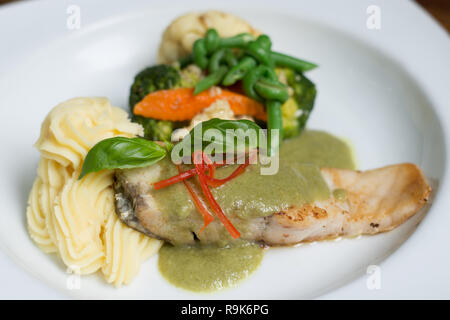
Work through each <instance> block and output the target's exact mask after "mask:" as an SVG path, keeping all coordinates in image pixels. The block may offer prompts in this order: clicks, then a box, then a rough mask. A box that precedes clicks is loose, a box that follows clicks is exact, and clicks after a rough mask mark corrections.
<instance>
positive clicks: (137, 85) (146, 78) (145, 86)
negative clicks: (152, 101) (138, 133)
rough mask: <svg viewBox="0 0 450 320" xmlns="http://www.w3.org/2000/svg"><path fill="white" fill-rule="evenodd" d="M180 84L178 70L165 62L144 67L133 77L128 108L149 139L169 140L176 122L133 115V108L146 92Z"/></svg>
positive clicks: (170, 87) (133, 119)
mask: <svg viewBox="0 0 450 320" xmlns="http://www.w3.org/2000/svg"><path fill="white" fill-rule="evenodd" d="M180 85H181V75H180V72H179V71H178V70H177V69H176V68H174V67H172V66H168V65H165V64H161V65H157V66H153V67H149V68H146V69H144V70H142V71H141V72H139V73H138V74H137V75H136V77H135V78H134V83H133V85H132V86H131V90H130V109H131V113H132V115H133V116H132V119H131V120H132V121H134V122H137V123H139V124H140V125H142V127H143V128H144V137H145V138H147V139H151V140H159V141H170V136H171V134H172V131H173V130H174V128H175V127H176V124H175V123H173V122H171V121H164V120H157V119H151V118H145V117H142V116H138V115H134V114H133V108H134V106H135V104H136V103H138V102H139V101H141V100H142V99H143V98H144V97H145V96H146V95H147V94H149V93H152V92H154V91H158V90H165V89H172V88H176V87H179V86H180Z"/></svg>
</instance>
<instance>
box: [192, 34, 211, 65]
mask: <svg viewBox="0 0 450 320" xmlns="http://www.w3.org/2000/svg"><path fill="white" fill-rule="evenodd" d="M193 52H194V62H195V64H196V65H197V66H199V67H200V68H201V69H205V68H206V67H207V66H208V57H207V50H206V46H205V39H198V40H196V41H195V42H194V48H193Z"/></svg>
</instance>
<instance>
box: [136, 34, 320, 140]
mask: <svg viewBox="0 0 450 320" xmlns="http://www.w3.org/2000/svg"><path fill="white" fill-rule="evenodd" d="M271 47H272V42H271V40H270V38H269V37H268V36H267V35H260V36H258V37H257V38H255V37H254V36H253V35H250V34H248V33H243V34H239V35H237V36H234V37H229V38H221V37H220V36H219V35H218V33H217V32H216V30H215V29H209V30H208V31H207V32H206V35H205V37H204V38H201V39H198V40H197V41H196V42H195V43H194V45H193V52H192V54H190V55H188V56H186V57H184V58H182V59H180V60H179V61H178V62H176V63H174V64H172V65H165V64H161V65H156V66H153V67H148V68H146V69H144V70H142V71H141V72H139V73H138V74H137V75H136V77H135V79H134V83H133V85H132V87H131V92H130V100H129V102H130V108H131V112H132V115H133V117H132V120H133V121H135V122H137V123H140V124H141V125H142V126H143V127H144V131H145V138H148V139H151V140H158V141H170V140H171V136H172V133H173V131H174V130H175V129H179V128H184V127H188V126H189V123H190V122H191V120H192V119H193V118H194V117H195V116H196V115H198V114H201V113H202V112H203V111H204V110H205V109H206V108H208V107H209V106H211V104H213V103H214V102H216V101H219V100H225V101H226V102H227V103H228V105H229V108H230V109H231V111H232V112H233V114H234V116H237V117H245V118H247V119H249V118H250V119H252V120H254V121H255V122H256V123H258V124H259V125H260V126H261V127H262V128H267V129H279V130H280V131H279V132H280V138H283V139H287V138H291V137H293V136H296V135H298V134H299V133H300V132H301V131H302V130H303V128H304V127H305V125H306V122H307V121H308V117H309V115H310V113H311V111H312V109H313V106H314V100H315V97H316V88H315V85H314V83H313V82H312V81H310V80H309V79H308V78H307V77H306V76H305V75H304V72H306V71H309V70H311V69H314V68H315V67H316V65H315V64H313V63H311V62H307V61H303V60H300V59H297V58H294V57H291V56H288V55H285V54H282V53H278V52H275V51H272V49H271ZM213 117H214V114H213ZM218 117H220V115H219V116H218ZM268 134H269V135H270V130H268ZM269 141H270V139H269Z"/></svg>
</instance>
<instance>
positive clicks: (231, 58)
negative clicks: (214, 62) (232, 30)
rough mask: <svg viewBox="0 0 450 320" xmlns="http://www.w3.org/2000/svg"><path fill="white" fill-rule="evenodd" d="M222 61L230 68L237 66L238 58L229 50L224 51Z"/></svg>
mask: <svg viewBox="0 0 450 320" xmlns="http://www.w3.org/2000/svg"><path fill="white" fill-rule="evenodd" d="M223 59H224V61H225V62H226V64H227V65H228V66H229V67H230V68H231V67H234V66H235V65H237V64H238V58H237V57H236V54H234V52H233V50H231V49H226V51H225V56H224V57H223Z"/></svg>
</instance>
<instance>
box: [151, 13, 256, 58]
mask: <svg viewBox="0 0 450 320" xmlns="http://www.w3.org/2000/svg"><path fill="white" fill-rule="evenodd" d="M210 28H214V29H216V30H217V32H218V33H219V35H220V36H221V37H231V36H234V35H237V34H239V33H244V32H247V33H250V34H253V35H255V36H256V35H259V34H260V32H258V31H257V30H255V29H253V28H252V27H251V26H250V25H249V24H248V23H247V22H245V21H244V20H242V19H240V18H238V17H236V16H234V15H232V14H229V13H225V12H219V11H206V12H204V13H198V12H191V13H188V14H186V15H183V16H181V17H178V18H177V19H175V20H174V21H173V22H172V23H171V24H170V25H169V26H168V27H167V28H166V30H165V31H164V33H163V37H162V41H161V44H160V46H159V51H158V62H159V63H167V64H169V63H172V62H175V61H177V60H178V59H180V58H182V57H184V56H186V55H188V54H189V53H190V52H191V51H192V46H193V44H194V42H195V40H197V39H199V38H201V37H203V36H204V35H205V33H206V31H207V30H208V29H210Z"/></svg>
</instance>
